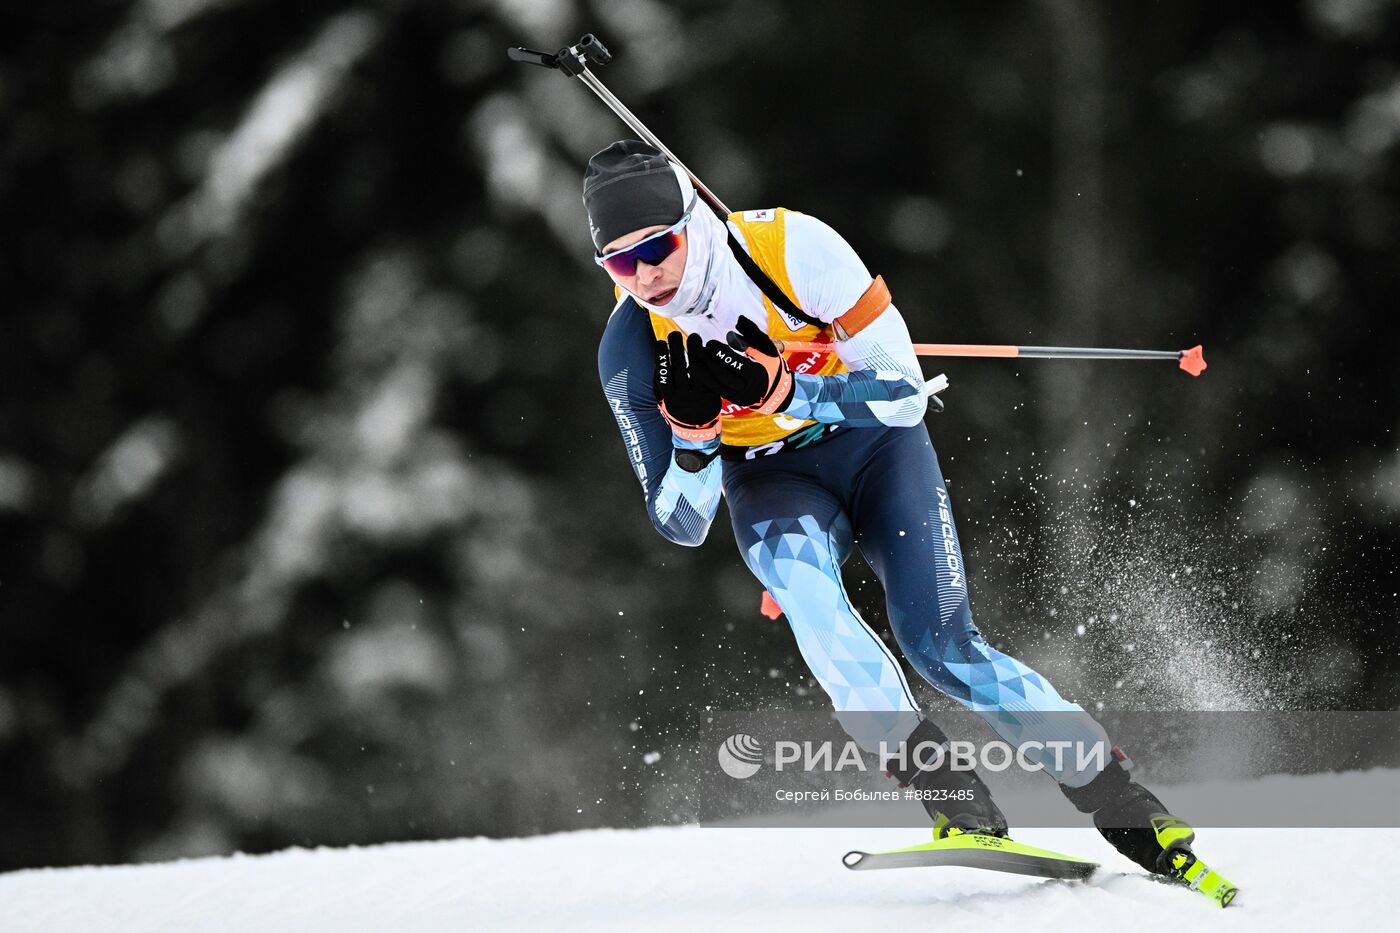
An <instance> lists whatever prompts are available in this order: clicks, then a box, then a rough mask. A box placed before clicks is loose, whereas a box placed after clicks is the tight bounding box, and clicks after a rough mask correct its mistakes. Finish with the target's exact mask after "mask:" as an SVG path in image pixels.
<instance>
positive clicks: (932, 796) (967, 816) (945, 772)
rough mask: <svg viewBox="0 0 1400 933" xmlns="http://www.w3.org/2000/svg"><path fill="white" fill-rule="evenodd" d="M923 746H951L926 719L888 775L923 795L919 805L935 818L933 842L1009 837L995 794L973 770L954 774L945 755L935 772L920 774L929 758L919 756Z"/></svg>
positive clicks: (934, 769)
mask: <svg viewBox="0 0 1400 933" xmlns="http://www.w3.org/2000/svg"><path fill="white" fill-rule="evenodd" d="M924 743H933V744H935V745H942V746H943V747H944V748H945V749H946V748H947V746H948V736H947V735H945V734H944V733H943V730H942V729H940V728H938V727H937V726H935V725H934V724H933V723H932V722H930V721H929V720H927V719H925V720H923V721H922V722H920V723H919V725H918V726H916V727H915V728H914V731H913V732H911V733H910V734H909V738H907V739H905V741H904V745H905V748H906V749H907V750H908V751H907V752H906V754H905V756H904V763H903V764H902V765H901V763H900V762H899V761H898V759H891V760H890V761H889V762H888V763H887V764H888V766H889V768H890V771H889V775H890V777H892V778H894V779H895V780H897V781H898V782H899V786H900V787H912V788H914V789H915V790H917V791H921V792H922V793H921V794H920V795H919V796H920V800H919V802H920V803H922V804H923V805H924V809H925V810H927V811H928V815H929V816H930V817H932V818H933V838H935V839H946V838H947V837H949V836H956V835H959V834H960V833H982V834H984V835H988V836H1002V837H1005V836H1006V817H1005V816H1003V815H1002V812H1001V809H1000V808H999V807H997V805H996V803H994V802H993V801H992V792H991V791H990V790H988V789H987V785H986V784H984V783H982V778H980V777H979V776H978V775H977V772H976V771H974V770H972V769H970V768H969V769H967V770H954V769H953V768H952V767H950V764H949V762H948V759H947V756H946V755H945V756H944V757H943V758H942V759H941V760H940V761H939V765H938V767H936V768H933V769H930V770H921V769H920V768H919V765H918V763H917V762H916V760H915V759H916V758H917V759H918V760H919V761H927V760H928V759H929V757H930V755H929V754H928V753H926V752H919V751H918V749H919V746H920V745H922V744H924Z"/></svg>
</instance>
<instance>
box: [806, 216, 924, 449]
mask: <svg viewBox="0 0 1400 933" xmlns="http://www.w3.org/2000/svg"><path fill="white" fill-rule="evenodd" d="M786 259H787V266H788V277H789V278H790V279H791V280H792V287H793V291H794V292H795V293H796V298H797V302H798V304H799V305H801V306H802V310H804V311H806V312H807V313H808V314H810V315H812V316H813V317H816V318H819V319H821V320H822V321H826V322H831V321H833V320H835V319H836V318H838V317H840V316H841V315H842V314H845V313H846V312H847V311H848V310H850V308H851V307H852V306H853V305H854V304H855V303H856V302H857V301H859V300H860V297H861V295H863V294H865V290H866V289H867V288H869V287H870V283H871V281H872V276H871V275H870V273H869V271H867V270H866V268H865V263H863V262H861V259H860V257H859V256H858V255H856V251H855V250H854V249H852V248H851V246H850V244H849V243H847V242H846V241H845V240H844V239H842V237H841V235H840V234H839V233H837V232H836V231H835V230H833V229H831V228H830V227H828V226H827V225H826V224H824V223H822V222H821V221H820V220H817V219H816V218H815V217H808V216H807V215H805V214H793V213H789V214H788V215H787V256H786ZM836 355H837V356H838V357H840V359H841V362H843V363H845V364H846V368H847V369H848V370H850V372H849V373H848V374H844V375H838V376H805V375H799V376H796V377H795V381H796V384H797V389H796V391H795V393H794V399H793V401H792V403H790V405H789V407H788V409H787V410H786V412H785V413H787V414H791V415H793V416H794V417H801V418H806V419H810V420H813V421H821V422H826V423H836V422H842V423H847V424H851V425H853V426H860V425H875V424H886V425H896V426H908V425H911V424H917V423H918V422H919V421H920V420H921V419H922V418H923V416H924V410H925V407H926V405H927V401H928V400H927V397H926V396H925V394H924V391H923V388H924V379H923V372H922V369H921V368H920V366H919V358H918V356H917V355H916V354H915V353H914V345H913V344H912V343H911V342H910V339H909V329H908V328H907V327H906V326H905V324H904V317H903V316H902V315H901V314H900V313H899V310H898V309H897V308H895V307H894V305H890V307H888V308H886V309H885V312H884V313H883V314H881V315H880V316H879V317H877V318H876V319H875V320H874V321H872V322H871V323H870V325H869V326H867V327H866V328H865V329H863V330H862V331H861V332H860V333H858V334H856V335H855V336H854V337H851V338H849V339H847V340H840V341H837V343H836Z"/></svg>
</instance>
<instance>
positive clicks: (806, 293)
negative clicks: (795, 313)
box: [785, 211, 874, 323]
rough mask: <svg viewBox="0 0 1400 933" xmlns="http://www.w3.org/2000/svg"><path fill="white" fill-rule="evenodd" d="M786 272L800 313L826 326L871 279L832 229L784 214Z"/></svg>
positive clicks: (842, 312) (858, 294) (853, 299)
mask: <svg viewBox="0 0 1400 933" xmlns="http://www.w3.org/2000/svg"><path fill="white" fill-rule="evenodd" d="M786 223H787V249H786V253H787V255H786V257H785V258H786V259H787V271H788V278H789V279H791V280H792V288H793V291H794V292H796V297H797V303H798V304H799V305H801V307H802V310H803V311H806V312H807V313H808V314H810V315H812V316H813V317H815V318H820V319H821V320H823V321H825V322H827V323H830V322H832V321H834V320H835V319H836V318H838V317H840V316H841V315H843V314H845V313H846V312H847V311H848V310H850V308H851V306H852V305H854V304H855V303H856V301H858V300H859V299H860V296H861V295H863V294H865V290H866V289H867V288H869V287H870V282H871V280H872V279H873V278H874V276H872V275H871V274H870V273H869V272H867V271H866V268H865V263H863V262H861V261H860V256H858V255H856V251H855V250H854V249H852V248H851V244H849V243H847V242H846V241H845V240H844V239H843V238H842V236H841V234H839V233H837V232H836V231H835V230H833V229H831V228H830V227H828V226H827V225H826V224H824V223H822V222H821V221H820V220H818V219H817V218H815V217H809V216H807V215H806V214H798V213H795V212H792V211H789V212H788V214H787V219H786Z"/></svg>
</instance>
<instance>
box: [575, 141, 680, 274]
mask: <svg viewBox="0 0 1400 933" xmlns="http://www.w3.org/2000/svg"><path fill="white" fill-rule="evenodd" d="M583 206H584V208H585V209H587V211H588V229H589V232H590V233H592V234H593V245H594V247H596V248H597V249H598V250H599V251H600V252H601V251H602V249H603V247H604V246H605V245H606V244H608V243H611V242H612V241H613V240H616V239H617V238H618V237H620V236H625V235H626V234H628V233H631V232H632V231H633V230H640V229H642V228H643V227H654V226H657V225H658V224H664V225H666V226H670V225H671V224H673V223H675V222H676V221H678V220H680V219H681V215H682V214H684V213H685V203H684V201H683V200H682V199H681V189H680V185H679V184H678V183H677V181H676V174H675V172H673V171H672V170H671V163H670V162H669V161H667V159H666V157H665V156H663V155H662V154H661V153H660V152H658V151H656V149H654V148H653V147H651V146H649V145H647V144H646V143H644V142H638V141H637V140H635V139H623V140H619V141H618V142H615V143H613V144H612V145H611V146H609V147H608V148H606V149H604V150H603V151H602V152H599V153H597V154H596V155H594V156H593V158H591V159H589V160H588V171H587V172H585V173H584V176H583Z"/></svg>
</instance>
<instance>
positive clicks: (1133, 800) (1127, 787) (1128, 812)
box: [1060, 748, 1239, 907]
mask: <svg viewBox="0 0 1400 933" xmlns="http://www.w3.org/2000/svg"><path fill="white" fill-rule="evenodd" d="M1131 767H1132V762H1131V761H1129V759H1128V756H1127V755H1125V754H1123V752H1122V750H1121V749H1118V748H1114V749H1113V760H1112V761H1110V762H1109V763H1108V766H1107V767H1105V768H1104V769H1103V771H1101V772H1100V773H1099V775H1098V777H1096V778H1094V779H1093V780H1092V781H1090V782H1089V783H1088V784H1085V785H1084V786H1083V787H1066V786H1065V785H1063V784H1061V785H1060V789H1061V790H1062V791H1064V794H1065V796H1066V797H1068V798H1069V800H1070V803H1072V804H1074V805H1075V807H1077V808H1078V809H1079V811H1080V812H1081V813H1092V814H1093V817H1094V826H1095V827H1097V828H1098V831H1099V832H1100V833H1101V834H1102V835H1103V837H1104V838H1105V839H1107V840H1108V842H1109V844H1110V845H1112V846H1113V847H1114V848H1115V849H1117V850H1118V851H1119V852H1121V853H1123V854H1124V855H1125V856H1127V857H1128V858H1130V859H1132V860H1133V861H1134V862H1136V863H1137V864H1139V865H1141V866H1142V867H1143V868H1145V869H1147V870H1148V871H1149V872H1151V873H1152V874H1154V875H1161V876H1163V877H1166V878H1170V879H1172V880H1175V881H1180V882H1182V883H1184V884H1186V885H1188V886H1189V887H1191V888H1192V889H1194V890H1198V891H1200V892H1201V893H1202V894H1204V895H1206V896H1207V897H1209V898H1211V899H1212V900H1214V901H1215V902H1216V903H1218V904H1220V906H1221V907H1226V906H1229V904H1230V901H1232V900H1234V897H1235V895H1236V894H1237V893H1238V890H1239V889H1238V888H1236V887H1235V886H1234V885H1232V884H1230V882H1228V881H1226V880H1225V879H1224V878H1223V877H1221V876H1220V875H1219V874H1218V873H1216V872H1215V871H1212V870H1211V869H1210V868H1209V867H1208V866H1207V865H1206V864H1205V863H1204V862H1202V861H1201V860H1200V859H1198V858H1197V857H1196V855H1195V853H1194V852H1192V851H1191V843H1192V841H1194V840H1195V838H1196V831H1195V830H1194V829H1192V828H1191V826H1190V825H1189V824H1188V823H1187V822H1186V821H1185V820H1183V819H1181V818H1180V817H1177V816H1173V815H1172V814H1171V813H1169V812H1168V811H1167V807H1166V805H1165V804H1163V803H1162V801H1161V800H1159V799H1157V795H1156V794H1154V793H1152V791H1150V790H1148V789H1147V788H1145V787H1143V786H1142V785H1141V784H1139V783H1137V782H1136V781H1134V780H1133V779H1132V778H1131V777H1129V776H1128V769H1129V768H1131Z"/></svg>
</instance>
